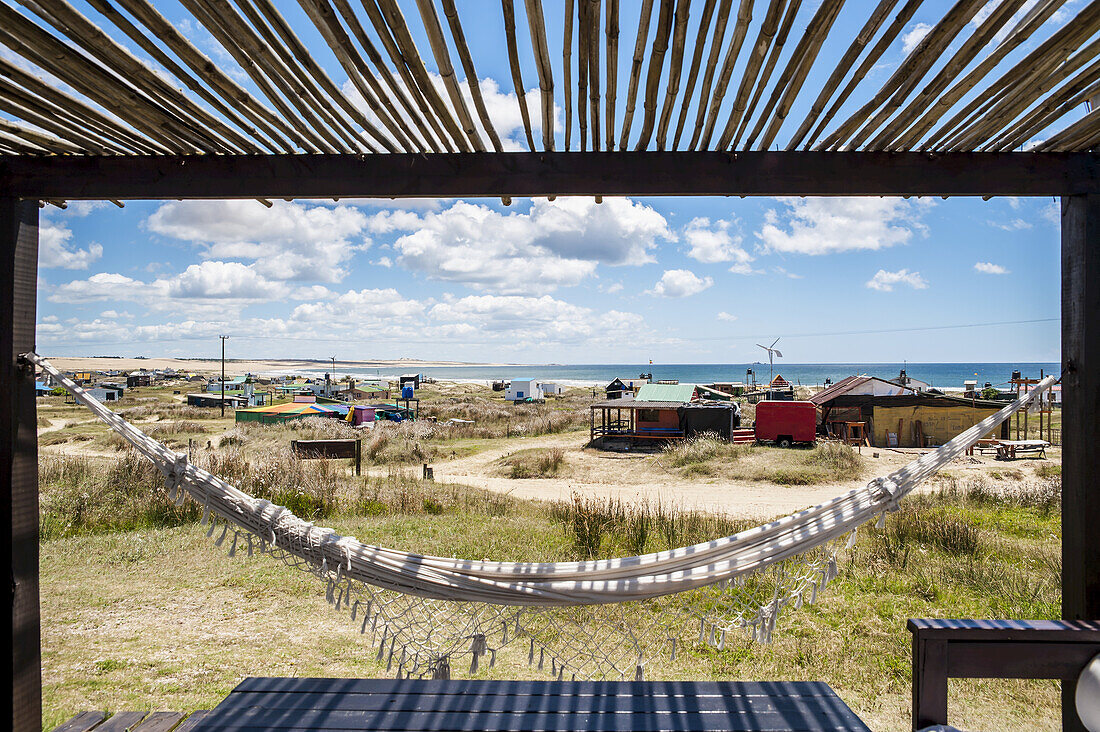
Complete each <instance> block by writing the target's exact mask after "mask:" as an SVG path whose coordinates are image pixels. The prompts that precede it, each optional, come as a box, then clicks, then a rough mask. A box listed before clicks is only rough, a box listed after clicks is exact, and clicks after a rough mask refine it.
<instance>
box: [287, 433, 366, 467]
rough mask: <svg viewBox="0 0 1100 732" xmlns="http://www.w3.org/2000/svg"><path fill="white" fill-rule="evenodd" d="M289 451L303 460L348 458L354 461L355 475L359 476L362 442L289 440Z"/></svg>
mask: <svg viewBox="0 0 1100 732" xmlns="http://www.w3.org/2000/svg"><path fill="white" fill-rule="evenodd" d="M290 449H291V451H292V452H293V453H294V454H295V455H297V456H298V457H300V458H301V459H303V460H318V459H321V460H325V459H340V458H350V459H352V460H354V461H355V474H356V475H360V474H361V465H362V455H363V441H362V440H291V441H290Z"/></svg>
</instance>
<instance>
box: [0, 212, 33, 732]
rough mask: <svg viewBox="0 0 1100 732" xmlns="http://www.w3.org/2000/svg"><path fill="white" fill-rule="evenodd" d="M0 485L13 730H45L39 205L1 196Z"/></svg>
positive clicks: (30, 731) (26, 731)
mask: <svg viewBox="0 0 1100 732" xmlns="http://www.w3.org/2000/svg"><path fill="white" fill-rule="evenodd" d="M0 253H2V255H3V259H2V260H0V353H2V354H3V358H4V364H3V367H2V368H0V485H2V486H3V489H4V494H5V500H4V501H3V503H4V510H5V511H6V512H7V513H8V517H9V518H10V519H11V581H12V606H11V621H12V622H11V639H12V674H13V677H12V729H13V730H17V731H18V732H38V731H39V730H40V729H42V651H41V642H40V638H41V633H40V625H41V623H40V619H39V609H38V437H37V433H38V430H37V425H36V419H37V415H36V413H35V405H34V368H33V367H32V368H24V367H23V366H22V365H21V364H20V363H18V361H17V357H18V355H19V354H20V353H25V352H27V351H31V350H34V324H35V299H36V290H37V287H38V201H34V200H26V201H19V200H17V199H15V198H9V197H4V198H0Z"/></svg>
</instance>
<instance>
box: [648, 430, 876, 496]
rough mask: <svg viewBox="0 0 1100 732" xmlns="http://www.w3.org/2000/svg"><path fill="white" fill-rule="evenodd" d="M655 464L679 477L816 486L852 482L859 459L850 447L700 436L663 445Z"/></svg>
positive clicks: (861, 471) (860, 473)
mask: <svg viewBox="0 0 1100 732" xmlns="http://www.w3.org/2000/svg"><path fill="white" fill-rule="evenodd" d="M660 464H661V465H663V466H664V467H665V468H666V469H669V470H672V471H675V472H676V473H677V474H679V475H681V476H684V477H689V478H692V477H706V478H724V479H727V480H731V481H735V480H742V481H746V480H748V481H758V482H771V483H778V484H780V485H819V484H823V483H834V482H844V481H851V480H857V479H859V478H860V477H862V476H863V474H864V468H863V459H862V458H861V457H860V455H859V454H857V453H856V452H855V451H854V450H852V448H850V447H848V446H846V445H842V444H840V443H836V442H820V443H818V444H817V445H816V446H815V447H813V448H811V449H809V450H790V449H787V450H784V449H781V448H775V447H762V446H759V445H744V444H742V445H735V444H732V443H730V442H727V441H725V440H722V439H721V438H719V437H717V436H716V435H712V434H702V435H696V436H694V437H690V438H688V439H685V440H678V441H674V442H671V443H670V444H668V445H667V446H666V447H665V448H664V449H663V451H662V453H661V458H660Z"/></svg>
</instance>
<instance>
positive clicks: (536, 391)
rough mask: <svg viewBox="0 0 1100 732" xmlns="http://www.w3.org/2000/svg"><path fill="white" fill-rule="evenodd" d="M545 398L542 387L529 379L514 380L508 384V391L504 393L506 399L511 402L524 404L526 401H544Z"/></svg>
mask: <svg viewBox="0 0 1100 732" xmlns="http://www.w3.org/2000/svg"><path fill="white" fill-rule="evenodd" d="M545 396H546V395H545V393H544V392H543V390H542V385H541V384H539V382H538V381H536V380H535V379H531V378H528V377H524V378H522V379H512V381H511V382H510V383H509V384H508V391H506V392H505V393H504V398H505V399H507V400H508V401H510V402H522V401H523V400H525V399H543V398H545Z"/></svg>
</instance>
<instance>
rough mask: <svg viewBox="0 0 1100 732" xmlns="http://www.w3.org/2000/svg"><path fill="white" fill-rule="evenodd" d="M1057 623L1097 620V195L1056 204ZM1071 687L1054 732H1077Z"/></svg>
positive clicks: (1099, 510) (1099, 439) (1069, 198)
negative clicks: (1059, 344)
mask: <svg viewBox="0 0 1100 732" xmlns="http://www.w3.org/2000/svg"><path fill="white" fill-rule="evenodd" d="M1062 370H1063V373H1062V618H1063V619H1065V620H1097V619H1100V542H1097V541H1096V538H1095V533H1094V532H1095V528H1096V526H1097V525H1100V450H1097V449H1096V446H1097V445H1098V444H1100V195H1097V194H1089V195H1080V196H1066V197H1064V198H1062ZM1074 687H1075V684H1073V683H1068V682H1064V683H1063V684H1062V729H1063V730H1084V729H1085V727H1084V725H1083V724H1082V723H1081V721H1080V720H1079V719H1078V718H1077V713H1076V710H1075V707H1074V698H1073V694H1074Z"/></svg>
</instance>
